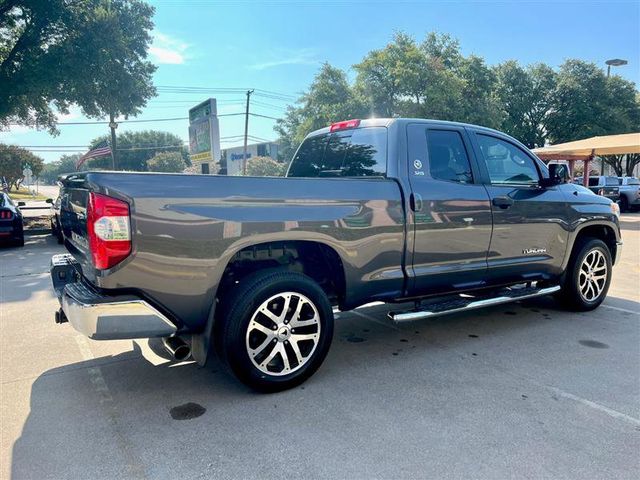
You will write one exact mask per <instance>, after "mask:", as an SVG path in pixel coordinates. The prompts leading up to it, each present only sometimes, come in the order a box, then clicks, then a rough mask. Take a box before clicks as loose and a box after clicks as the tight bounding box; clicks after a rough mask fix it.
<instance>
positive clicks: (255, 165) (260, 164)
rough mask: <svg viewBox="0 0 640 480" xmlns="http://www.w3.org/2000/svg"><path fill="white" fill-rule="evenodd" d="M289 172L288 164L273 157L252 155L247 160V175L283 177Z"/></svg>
mask: <svg viewBox="0 0 640 480" xmlns="http://www.w3.org/2000/svg"><path fill="white" fill-rule="evenodd" d="M286 172H287V164H286V163H282V162H278V161H276V160H274V159H273V158H271V157H251V158H250V159H249V160H247V175H249V176H251V177H282V176H284V174H285V173H286Z"/></svg>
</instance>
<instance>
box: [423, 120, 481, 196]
mask: <svg viewBox="0 0 640 480" xmlns="http://www.w3.org/2000/svg"><path fill="white" fill-rule="evenodd" d="M427 150H428V153H429V173H430V174H431V178H434V179H436V180H446V181H448V182H459V183H471V182H473V177H472V175H471V164H470V163H469V157H468V156H467V150H466V149H465V148H464V142H463V141H462V137H461V136H460V133H459V132H456V131H453V130H427Z"/></svg>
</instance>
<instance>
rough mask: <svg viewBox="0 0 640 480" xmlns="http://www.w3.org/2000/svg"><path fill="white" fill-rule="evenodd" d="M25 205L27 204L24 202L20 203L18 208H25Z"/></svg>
mask: <svg viewBox="0 0 640 480" xmlns="http://www.w3.org/2000/svg"><path fill="white" fill-rule="evenodd" d="M25 205H26V203H24V202H18V206H19V207H24V206H25Z"/></svg>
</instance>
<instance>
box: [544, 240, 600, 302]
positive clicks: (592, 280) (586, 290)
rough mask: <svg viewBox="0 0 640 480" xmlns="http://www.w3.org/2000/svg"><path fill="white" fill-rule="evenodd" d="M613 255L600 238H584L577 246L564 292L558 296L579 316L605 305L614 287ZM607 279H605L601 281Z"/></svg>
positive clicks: (571, 260)
mask: <svg viewBox="0 0 640 480" xmlns="http://www.w3.org/2000/svg"><path fill="white" fill-rule="evenodd" d="M611 267H612V265H611V252H610V251H609V247H607V245H606V244H605V243H604V242H603V241H602V240H599V239H597V238H585V239H582V240H581V241H579V243H577V244H576V245H575V246H574V249H573V252H572V254H571V259H570V260H569V265H568V266H567V271H566V275H565V278H564V280H563V282H562V284H561V286H562V290H561V291H560V292H559V294H558V295H557V296H556V298H558V299H559V300H560V302H561V303H562V304H564V306H566V307H567V308H569V309H570V310H573V311H577V312H586V311H589V310H594V309H595V308H597V307H598V306H600V304H601V303H602V302H603V300H604V299H605V298H606V296H607V292H608V291H609V285H610V284H611V273H612V268H611ZM602 275H604V278H598V277H601V276H602Z"/></svg>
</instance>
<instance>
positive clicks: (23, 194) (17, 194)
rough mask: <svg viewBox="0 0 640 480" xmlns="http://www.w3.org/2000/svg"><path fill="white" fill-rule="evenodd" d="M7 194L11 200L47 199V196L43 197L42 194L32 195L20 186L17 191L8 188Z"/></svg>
mask: <svg viewBox="0 0 640 480" xmlns="http://www.w3.org/2000/svg"><path fill="white" fill-rule="evenodd" d="M9 196H10V197H11V199H12V200H46V199H47V197H45V196H44V195H42V194H39V195H33V194H32V193H31V192H30V191H29V190H28V189H26V188H21V189H20V190H18V191H16V190H10V191H9Z"/></svg>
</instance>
